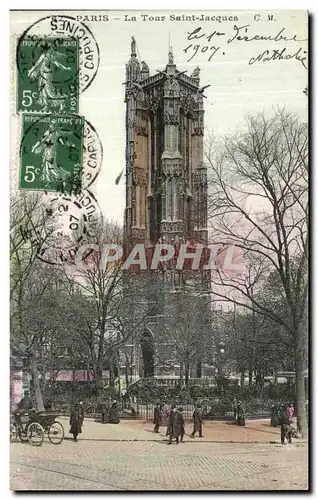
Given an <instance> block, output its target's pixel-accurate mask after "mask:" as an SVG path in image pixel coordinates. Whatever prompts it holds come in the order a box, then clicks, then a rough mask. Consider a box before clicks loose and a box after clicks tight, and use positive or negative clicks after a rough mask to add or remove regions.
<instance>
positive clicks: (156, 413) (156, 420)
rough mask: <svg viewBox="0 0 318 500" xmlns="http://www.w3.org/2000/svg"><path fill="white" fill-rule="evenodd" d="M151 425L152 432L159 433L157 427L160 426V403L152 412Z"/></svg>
mask: <svg viewBox="0 0 318 500" xmlns="http://www.w3.org/2000/svg"><path fill="white" fill-rule="evenodd" d="M153 423H154V426H155V428H154V432H156V433H158V432H159V427H160V425H162V420H161V411H160V403H157V404H156V406H155V409H154V412H153Z"/></svg>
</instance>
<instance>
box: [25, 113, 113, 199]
mask: <svg viewBox="0 0 318 500" xmlns="http://www.w3.org/2000/svg"><path fill="white" fill-rule="evenodd" d="M102 160H103V149H102V144H101V141H100V139H99V136H98V134H97V132H96V130H95V128H94V127H93V126H92V125H91V123H89V122H88V121H87V120H85V119H84V118H83V117H81V116H78V115H68V116H62V115H35V114H30V115H23V123H22V141H21V146H20V183H19V184H20V189H26V190H39V191H43V190H44V191H59V192H63V193H65V192H67V193H70V194H71V193H77V192H78V191H80V189H87V188H88V187H89V186H91V184H92V183H93V182H94V181H95V179H96V177H97V176H98V174H99V171H100V168H101V164H102Z"/></svg>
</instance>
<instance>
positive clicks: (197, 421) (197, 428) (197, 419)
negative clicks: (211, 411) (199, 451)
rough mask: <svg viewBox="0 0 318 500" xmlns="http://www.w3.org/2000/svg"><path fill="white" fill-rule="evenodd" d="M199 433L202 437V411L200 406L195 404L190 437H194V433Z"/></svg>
mask: <svg viewBox="0 0 318 500" xmlns="http://www.w3.org/2000/svg"><path fill="white" fill-rule="evenodd" d="M196 432H198V433H199V437H200V438H201V437H203V435H202V411H201V406H199V405H198V406H196V407H195V410H194V412H193V431H192V433H191V434H190V437H193V438H194V435H195V433H196Z"/></svg>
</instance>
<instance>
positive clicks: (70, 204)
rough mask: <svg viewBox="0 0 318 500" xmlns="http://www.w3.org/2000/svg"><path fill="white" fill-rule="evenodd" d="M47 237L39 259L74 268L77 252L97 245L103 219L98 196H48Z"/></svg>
mask: <svg viewBox="0 0 318 500" xmlns="http://www.w3.org/2000/svg"><path fill="white" fill-rule="evenodd" d="M44 203H45V234H46V237H45V239H43V241H41V242H40V245H39V248H38V253H37V257H38V258H39V259H40V260H41V261H42V262H45V263H48V264H55V265H59V264H60V265H61V264H65V263H69V264H74V262H75V256H76V252H77V250H78V249H79V248H80V247H81V246H82V245H85V244H87V243H89V242H95V241H96V239H97V237H98V235H99V231H100V229H101V226H102V221H103V216H102V212H101V209H100V207H99V205H98V202H97V200H96V197H95V195H94V194H93V193H92V192H91V191H89V190H83V191H81V192H80V193H79V194H77V195H73V196H68V195H57V194H53V193H47V194H46V196H45V200H44Z"/></svg>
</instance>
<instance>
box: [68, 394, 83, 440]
mask: <svg viewBox="0 0 318 500" xmlns="http://www.w3.org/2000/svg"><path fill="white" fill-rule="evenodd" d="M83 419H84V417H83V414H82V412H81V410H80V405H79V404H78V403H75V405H74V408H73V410H72V412H71V416H70V426H71V428H70V434H73V439H74V441H77V436H78V435H79V434H82V424H83Z"/></svg>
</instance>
